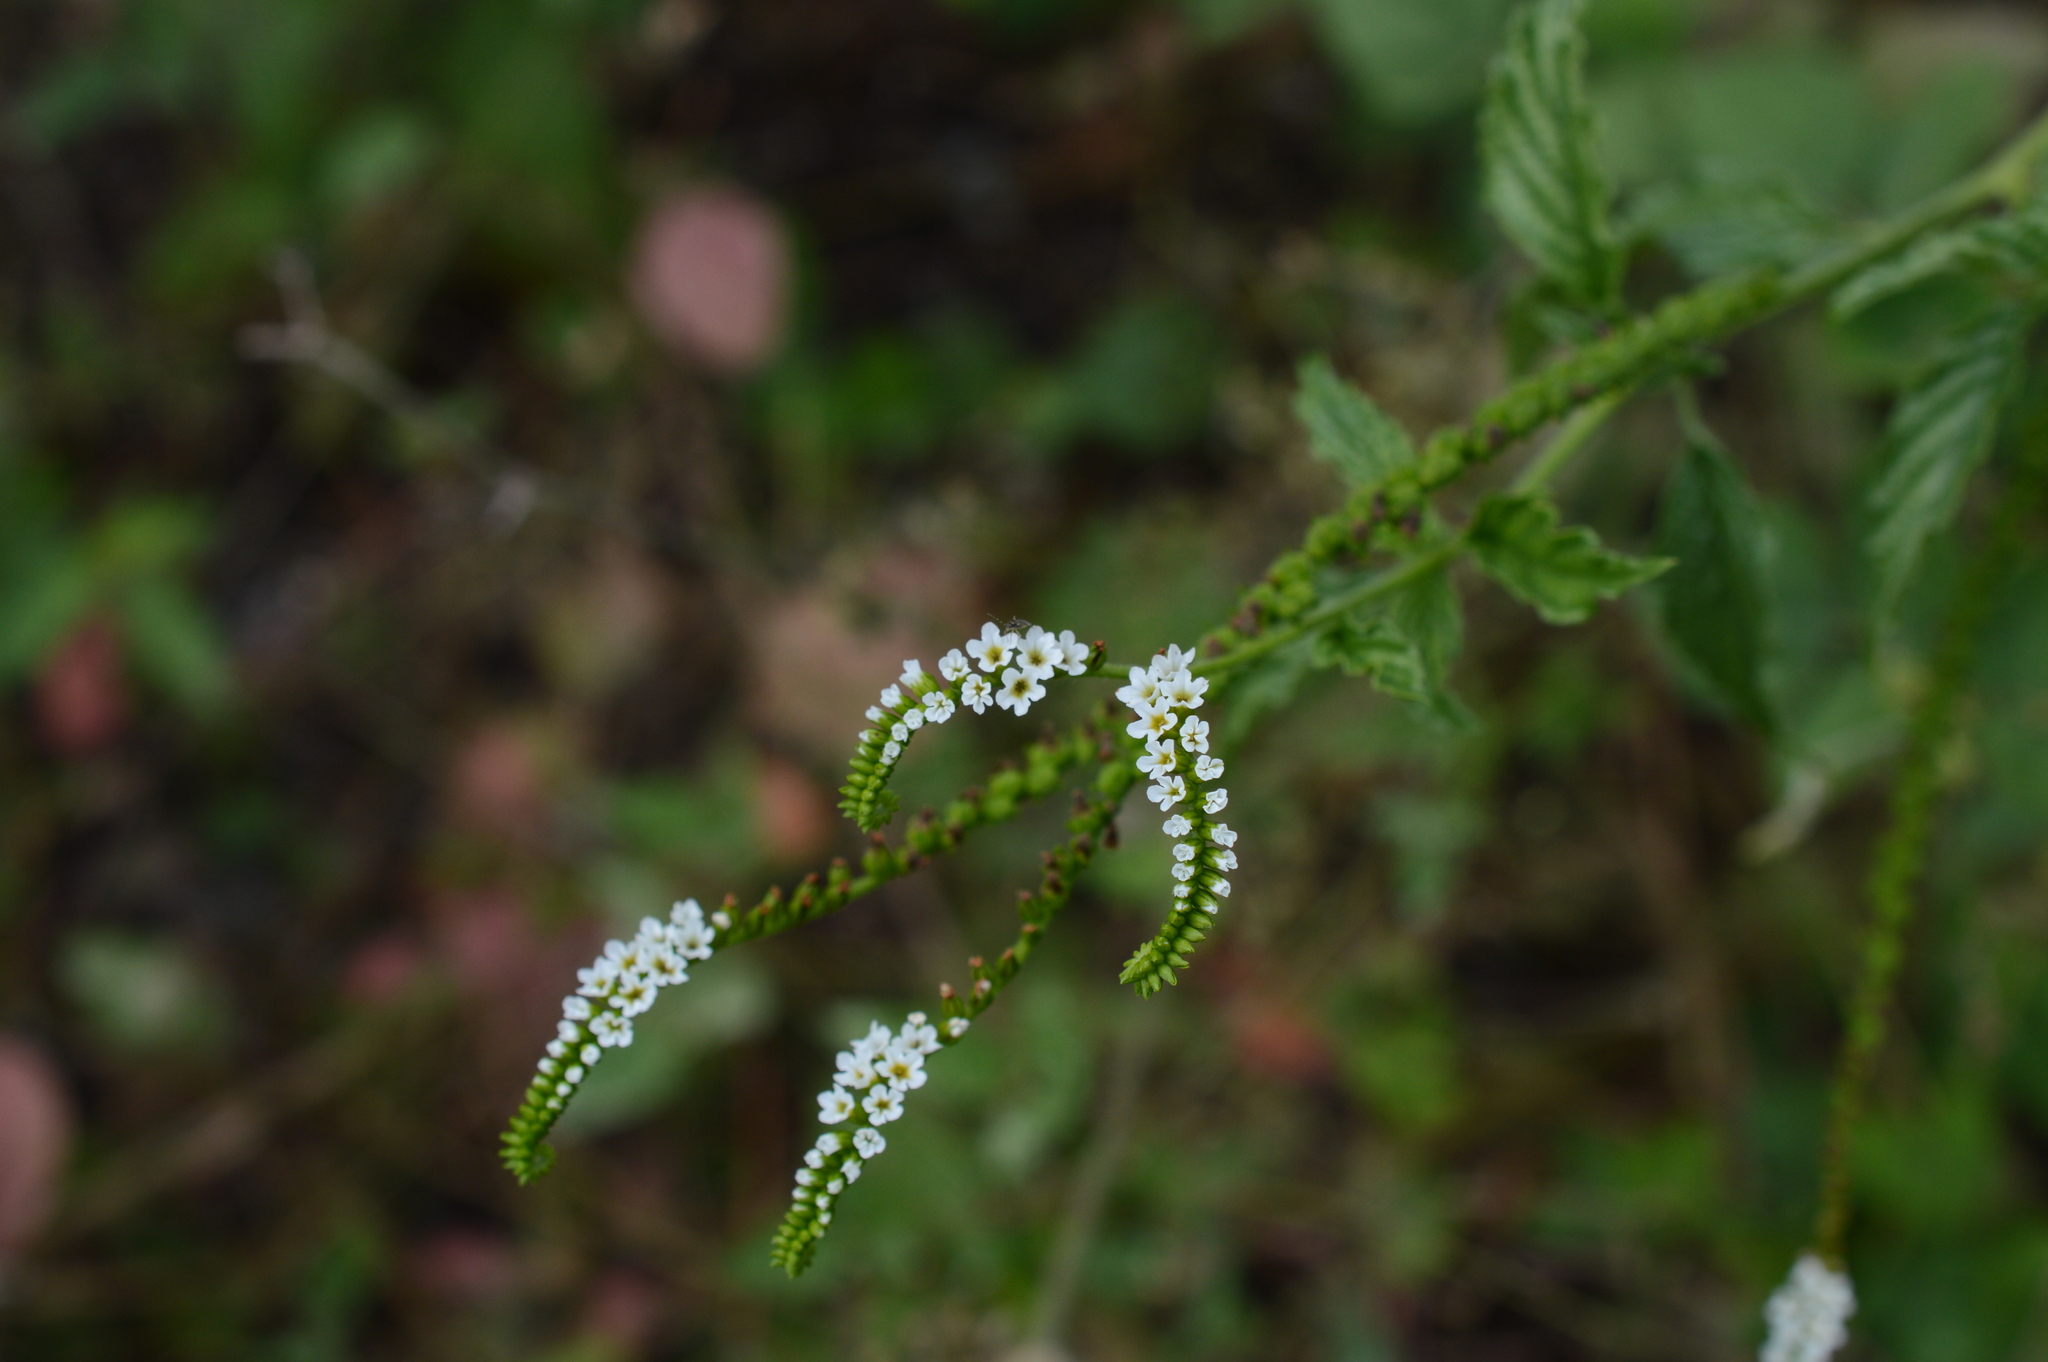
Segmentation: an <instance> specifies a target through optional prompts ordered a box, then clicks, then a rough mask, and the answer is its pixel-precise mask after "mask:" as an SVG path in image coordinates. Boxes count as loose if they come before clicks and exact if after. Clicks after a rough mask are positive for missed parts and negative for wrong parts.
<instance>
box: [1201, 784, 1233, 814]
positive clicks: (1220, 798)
mask: <svg viewBox="0 0 2048 1362" xmlns="http://www.w3.org/2000/svg"><path fill="white" fill-rule="evenodd" d="M1229 805H1230V791H1228V790H1226V789H1223V788H1222V787H1220V786H1219V787H1217V788H1216V789H1213V790H1211V791H1209V793H1208V794H1206V795H1204V796H1203V797H1202V812H1203V813H1222V812H1223V810H1224V809H1226V808H1228V807H1229Z"/></svg>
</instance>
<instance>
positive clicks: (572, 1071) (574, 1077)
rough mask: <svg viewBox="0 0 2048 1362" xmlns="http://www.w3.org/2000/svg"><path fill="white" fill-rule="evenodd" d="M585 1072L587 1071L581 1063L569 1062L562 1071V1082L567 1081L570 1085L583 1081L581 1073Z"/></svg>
mask: <svg viewBox="0 0 2048 1362" xmlns="http://www.w3.org/2000/svg"><path fill="white" fill-rule="evenodd" d="M587 1072H589V1071H588V1070H587V1069H585V1068H584V1067H583V1066H582V1065H581V1064H571V1065H570V1066H569V1067H568V1068H567V1069H566V1070H564V1071H563V1073H562V1081H563V1082H564V1083H568V1084H571V1085H574V1084H577V1083H581V1082H582V1081H583V1075H584V1074H585V1073H587Z"/></svg>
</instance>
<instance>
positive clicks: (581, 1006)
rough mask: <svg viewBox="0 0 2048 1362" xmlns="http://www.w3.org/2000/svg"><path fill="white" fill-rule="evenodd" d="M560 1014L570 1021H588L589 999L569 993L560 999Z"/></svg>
mask: <svg viewBox="0 0 2048 1362" xmlns="http://www.w3.org/2000/svg"><path fill="white" fill-rule="evenodd" d="M562 1015H563V1016H565V1017H567V1018H568V1019H569V1020H570V1021H589V1020H590V999H588V998H585V997H582V996H580V995H578V994H575V993H571V994H570V995H569V996H568V997H566V998H564V999H562Z"/></svg>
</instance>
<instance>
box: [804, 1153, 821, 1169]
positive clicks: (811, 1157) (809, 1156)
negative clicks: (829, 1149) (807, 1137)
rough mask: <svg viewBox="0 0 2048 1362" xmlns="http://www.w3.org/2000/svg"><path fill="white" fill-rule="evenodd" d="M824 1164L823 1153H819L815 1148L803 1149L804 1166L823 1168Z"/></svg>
mask: <svg viewBox="0 0 2048 1362" xmlns="http://www.w3.org/2000/svg"><path fill="white" fill-rule="evenodd" d="M824 1166H825V1156H824V1155H823V1154H821V1153H819V1152H818V1151H817V1150H815V1149H806V1150H805V1151H804V1167H806V1168H823V1167H824Z"/></svg>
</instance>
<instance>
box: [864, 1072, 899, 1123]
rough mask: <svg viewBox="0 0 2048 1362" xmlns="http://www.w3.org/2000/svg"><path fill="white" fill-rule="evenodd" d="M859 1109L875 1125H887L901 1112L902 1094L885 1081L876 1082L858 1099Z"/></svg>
mask: <svg viewBox="0 0 2048 1362" xmlns="http://www.w3.org/2000/svg"><path fill="white" fill-rule="evenodd" d="M860 1109H861V1110H862V1111H864V1112H866V1113H867V1114H868V1119H869V1120H870V1121H873V1122H874V1123H875V1124H876V1125H878V1126H885V1125H888V1124H889V1122H891V1121H893V1120H895V1119H896V1118H897V1117H899V1116H901V1115H902V1114H903V1094H902V1093H900V1092H898V1091H896V1089H894V1088H892V1087H890V1086H889V1085H888V1084H886V1083H880V1084H877V1085H876V1086H875V1087H873V1088H872V1089H870V1090H869V1091H868V1095H867V1096H866V1097H863V1098H861V1099H860Z"/></svg>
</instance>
